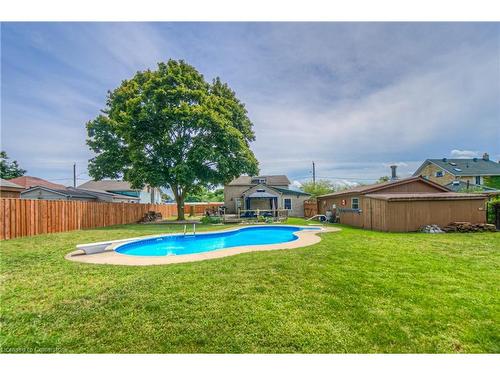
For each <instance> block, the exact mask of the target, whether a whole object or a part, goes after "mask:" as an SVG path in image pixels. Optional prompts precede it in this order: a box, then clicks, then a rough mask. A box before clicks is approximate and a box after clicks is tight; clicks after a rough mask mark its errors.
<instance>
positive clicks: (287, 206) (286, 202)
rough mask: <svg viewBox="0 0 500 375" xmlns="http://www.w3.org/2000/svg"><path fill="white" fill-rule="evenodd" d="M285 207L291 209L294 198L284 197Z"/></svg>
mask: <svg viewBox="0 0 500 375" xmlns="http://www.w3.org/2000/svg"><path fill="white" fill-rule="evenodd" d="M283 207H284V208H285V210H291V209H292V199H291V198H285V199H283Z"/></svg>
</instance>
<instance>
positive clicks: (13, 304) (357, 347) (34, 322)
mask: <svg viewBox="0 0 500 375" xmlns="http://www.w3.org/2000/svg"><path fill="white" fill-rule="evenodd" d="M291 222H292V223H293V222H295V223H301V222H302V221H300V220H298V219H295V220H291ZM220 228H221V227H220V226H216V227H211V229H220ZM198 229H201V230H206V229H208V228H207V227H206V226H205V227H203V226H199V228H198ZM178 230H181V227H179V226H175V225H123V226H118V227H111V228H102V229H98V230H87V231H77V232H68V233H60V234H52V235H44V236H37V237H31V238H24V239H16V240H9V241H3V242H1V244H0V247H1V275H2V293H1V294H2V296H1V297H2V299H1V321H2V328H1V344H2V351H3V352H38V351H41V352H54V351H57V352H154V353H163V352H252V353H253V352H260V353H262V352H264V353H268V352H272V353H275V352H307V353H310V352H314V353H333V352H336V353H360V352H383V353H387V352H398V353H399V352H432V353H434V352H452V353H453V352H490V353H491V352H499V351H500V333H499V330H500V310H499V306H500V291H499V286H500V271H499V270H500V233H485V234H442V235H428V234H387V233H378V232H370V231H363V230H357V229H351V228H342V231H341V232H336V233H328V234H323V235H322V241H321V242H320V243H319V244H317V245H314V246H310V247H306V248H300V249H294V250H282V251H270V252H260V253H259V252H256V253H248V254H241V255H237V256H232V257H226V258H221V259H215V260H208V261H202V262H196V263H186V264H177V265H167V266H149V267H127V266H108V265H91V264H83V263H76V262H70V261H67V260H65V259H64V255H65V254H67V253H68V252H70V251H72V250H73V249H74V248H75V245H76V244H77V243H85V242H94V241H102V240H109V239H118V238H125V237H133V236H137V235H147V234H153V233H162V232H171V231H178Z"/></svg>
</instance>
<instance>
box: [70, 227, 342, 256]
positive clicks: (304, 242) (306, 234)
mask: <svg viewBox="0 0 500 375" xmlns="http://www.w3.org/2000/svg"><path fill="white" fill-rule="evenodd" d="M258 226H265V225H246V226H240V227H235V228H229V229H224V230H219V231H208V232H200V233H199V234H197V235H203V234H216V233H227V232H233V231H237V230H240V229H244V228H255V227H258ZM277 226H282V227H297V228H304V229H307V230H299V231H297V232H294V234H295V235H296V236H297V237H298V238H297V239H295V240H293V241H288V242H281V243H277V244H267V245H249V246H236V247H228V248H225V249H219V250H213V251H208V252H203V253H196V254H187V255H174V256H164V255H162V256H141V255H134V256H130V255H126V254H122V253H119V252H117V251H115V249H116V248H117V247H119V246H121V245H124V244H125V243H130V242H135V241H140V240H146V239H151V238H157V237H165V236H175V235H179V233H169V234H161V235H152V236H144V237H136V238H130V239H124V240H115V241H108V243H110V245H108V246H107V247H106V251H104V252H100V253H96V254H84V253H82V250H78V249H77V250H75V251H72V252H70V253H69V254H67V255H66V256H65V258H66V259H67V260H70V261H74V262H82V263H93V264H112V265H127V266H152V265H162V264H177V263H188V262H199V261H202V260H207V259H217V258H223V257H227V256H232V255H237V254H244V253H250V252H256V251H271V250H286V249H296V248H299V247H305V246H310V245H314V244H316V243H318V242H320V241H321V237H320V236H318V234H321V233H327V232H338V231H340V230H341V229H340V228H336V227H318V228H319V230H315V229H312V227H311V226H306V225H277ZM98 244H100V243H98ZM87 245H95V244H87ZM80 246H81V245H80Z"/></svg>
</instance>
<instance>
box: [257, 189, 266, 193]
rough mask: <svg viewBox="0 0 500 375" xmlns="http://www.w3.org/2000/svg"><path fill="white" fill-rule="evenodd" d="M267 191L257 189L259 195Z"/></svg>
mask: <svg viewBox="0 0 500 375" xmlns="http://www.w3.org/2000/svg"><path fill="white" fill-rule="evenodd" d="M265 191H266V189H257V193H264V192H265Z"/></svg>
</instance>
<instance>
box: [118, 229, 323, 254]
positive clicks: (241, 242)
mask: <svg viewBox="0 0 500 375" xmlns="http://www.w3.org/2000/svg"><path fill="white" fill-rule="evenodd" d="M308 229H313V230H317V229H319V228H315V227H311V228H300V227H292V226H267V227H264V226H262V227H251V228H241V229H238V230H234V231H229V232H224V233H204V234H197V235H196V236H193V235H186V236H184V235H174V236H164V237H156V238H150V239H146V240H139V241H134V242H129V243H126V244H124V245H121V246H119V247H117V248H116V251H117V252H119V253H121V254H126V255H141V256H163V255H186V254H197V253H204V252H207V251H214V250H220V249H224V248H228V247H235V246H248V245H269V244H276V243H281V242H290V241H293V240H296V239H297V236H296V235H294V234H293V233H294V232H298V231H301V230H308Z"/></svg>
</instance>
